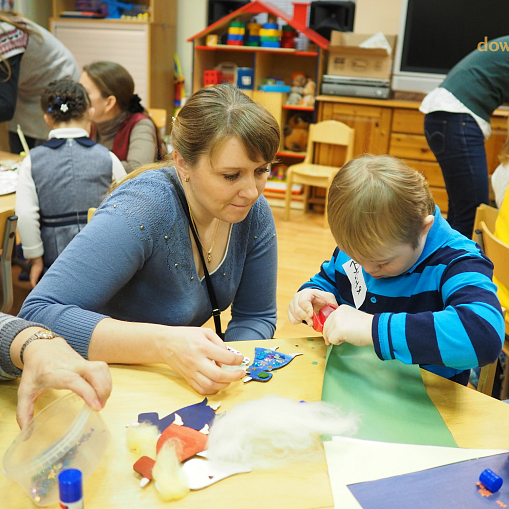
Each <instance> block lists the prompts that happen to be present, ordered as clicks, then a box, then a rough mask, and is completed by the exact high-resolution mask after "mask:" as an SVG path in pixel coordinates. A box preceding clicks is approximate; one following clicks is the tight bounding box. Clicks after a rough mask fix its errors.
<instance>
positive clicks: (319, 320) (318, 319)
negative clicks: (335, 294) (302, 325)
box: [313, 304, 338, 332]
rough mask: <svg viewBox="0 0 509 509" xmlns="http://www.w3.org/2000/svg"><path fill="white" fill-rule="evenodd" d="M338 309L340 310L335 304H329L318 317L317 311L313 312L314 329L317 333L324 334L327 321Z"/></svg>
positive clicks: (321, 310)
mask: <svg viewBox="0 0 509 509" xmlns="http://www.w3.org/2000/svg"><path fill="white" fill-rule="evenodd" d="M336 309H338V306H336V305H335V304H327V306H324V307H323V308H322V309H320V311H319V312H318V316H317V315H316V313H315V310H313V329H315V331H316V332H323V326H324V325H325V321H326V320H327V318H329V315H330V314H331V313H332V312H333V311H334V310H336Z"/></svg>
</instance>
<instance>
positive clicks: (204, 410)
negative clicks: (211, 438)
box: [138, 398, 216, 433]
mask: <svg viewBox="0 0 509 509" xmlns="http://www.w3.org/2000/svg"><path fill="white" fill-rule="evenodd" d="M207 403H208V400H207V398H205V399H204V400H203V401H201V402H200V403H196V404H195V405H190V406H186V407H184V408H181V409H180V410H175V412H172V413H171V414H168V415H167V416H165V417H163V418H162V419H159V414H158V413H157V412H148V413H144V414H139V415H138V422H140V423H141V422H150V423H152V424H153V425H154V426H157V427H158V429H159V431H160V432H161V433H162V432H163V431H164V430H165V429H166V428H167V427H168V426H169V425H170V424H172V423H173V421H174V420H175V414H178V415H179V416H180V418H181V419H182V421H183V423H184V426H187V427H188V428H192V429H195V430H196V431H200V430H201V429H203V427H204V426H205V424H208V425H209V426H211V425H212V421H213V420H214V418H215V416H216V413H215V412H214V410H213V409H212V408H211V407H209V406H208V405H207Z"/></svg>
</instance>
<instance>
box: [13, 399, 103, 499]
mask: <svg viewBox="0 0 509 509" xmlns="http://www.w3.org/2000/svg"><path fill="white" fill-rule="evenodd" d="M110 436H111V435H110V432H109V430H108V428H107V427H106V424H105V423H104V421H103V419H102V417H101V416H100V415H99V413H98V412H94V411H93V410H92V409H91V408H89V407H88V406H87V405H85V404H84V402H83V400H82V399H81V398H80V397H79V396H77V395H76V394H74V393H71V394H68V395H67V396H65V397H63V398H61V399H59V400H57V401H54V402H53V403H51V404H50V405H48V406H47V407H46V408H44V409H43V410H42V411H41V412H39V413H38V414H37V415H36V416H35V417H34V418H33V419H32V420H31V421H30V423H29V425H28V426H27V427H26V428H25V429H24V430H23V431H22V432H21V433H20V434H19V435H18V437H17V438H16V440H14V442H13V443H12V445H11V446H10V447H9V449H7V452H6V453H5V456H4V460H3V468H4V472H5V474H6V475H7V477H8V478H9V479H12V480H13V481H16V482H18V483H19V484H20V486H21V487H22V488H23V489H24V490H25V491H26V493H27V494H28V496H29V497H30V498H31V499H32V501H33V502H34V503H35V504H37V505H39V506H47V505H51V504H55V503H57V502H58V499H59V492H58V474H59V473H60V472H61V471H62V470H66V469H68V468H77V469H78V470H81V472H82V474H83V479H86V478H87V477H88V476H90V474H92V472H93V471H94V470H95V468H96V467H97V465H98V464H99V460H100V459H101V456H102V455H103V453H104V451H105V449H106V446H107V445H108V442H109V441H110Z"/></svg>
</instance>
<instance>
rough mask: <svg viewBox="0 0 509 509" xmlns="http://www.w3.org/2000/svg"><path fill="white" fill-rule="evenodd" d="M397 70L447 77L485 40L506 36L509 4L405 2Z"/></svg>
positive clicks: (495, 0) (488, 0) (499, 0)
mask: <svg viewBox="0 0 509 509" xmlns="http://www.w3.org/2000/svg"><path fill="white" fill-rule="evenodd" d="M406 1H407V4H408V5H407V15H406V22H405V26H404V40H403V41H402V43H403V46H402V51H401V63H400V67H399V70H400V71H405V72H419V73H434V74H447V72H448V71H449V70H450V69H451V68H452V67H453V66H454V65H455V64H456V63H457V62H459V61H460V60H461V59H462V58H463V57H464V56H465V55H467V54H468V53H470V52H471V51H473V50H474V49H476V48H477V45H478V44H479V43H480V42H482V41H484V40H485V37H487V38H488V40H490V39H494V38H496V37H500V36H503V35H509V0H406Z"/></svg>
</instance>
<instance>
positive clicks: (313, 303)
mask: <svg viewBox="0 0 509 509" xmlns="http://www.w3.org/2000/svg"><path fill="white" fill-rule="evenodd" d="M327 304H334V305H336V306H337V305H338V303H337V301H336V297H334V295H333V294H332V293H330V292H324V291H322V290H315V289H314V288H306V289H304V290H301V291H300V292H297V293H296V294H295V295H294V297H293V299H292V301H291V302H290V305H289V306H288V319H289V320H290V323H293V324H294V325H297V324H299V323H301V322H302V321H304V322H306V323H307V324H308V325H309V326H310V327H313V309H314V310H315V311H316V312H317V313H318V311H320V309H322V308H323V307H324V306H327Z"/></svg>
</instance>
